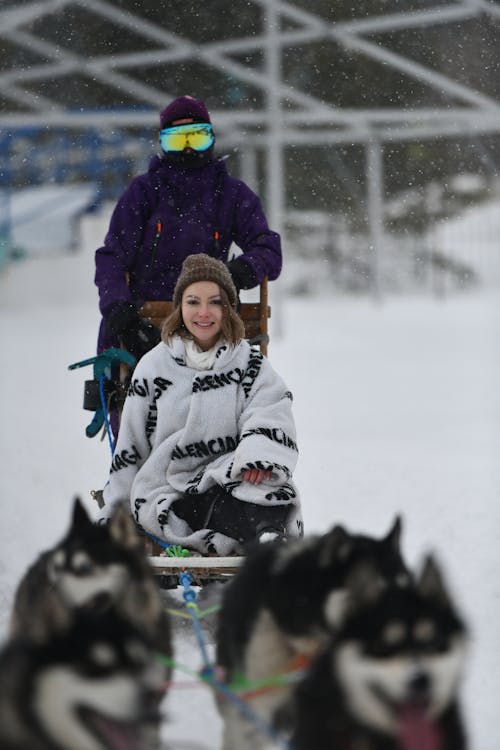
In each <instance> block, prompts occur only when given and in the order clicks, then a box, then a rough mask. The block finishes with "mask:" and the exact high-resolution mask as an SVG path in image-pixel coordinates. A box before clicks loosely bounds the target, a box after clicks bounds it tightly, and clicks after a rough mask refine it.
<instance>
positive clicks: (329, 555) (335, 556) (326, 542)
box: [318, 524, 351, 568]
mask: <svg viewBox="0 0 500 750" xmlns="http://www.w3.org/2000/svg"><path fill="white" fill-rule="evenodd" d="M350 553H351V537H350V536H349V534H348V532H347V531H346V530H345V529H344V527H343V526H340V525H339V524H336V525H335V526H334V527H333V528H332V529H331V530H330V531H328V532H327V533H326V534H325V535H324V536H323V538H322V540H321V546H320V551H319V555H318V565H319V567H320V568H329V567H330V566H331V565H332V564H333V563H335V562H336V561H337V560H340V561H344V560H346V559H347V558H348V557H349V555H350Z"/></svg>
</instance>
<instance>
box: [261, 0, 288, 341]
mask: <svg viewBox="0 0 500 750" xmlns="http://www.w3.org/2000/svg"><path fill="white" fill-rule="evenodd" d="M265 23H266V41H267V46H266V66H267V74H268V79H269V81H270V84H271V85H270V87H269V89H268V94H267V102H266V105H267V127H268V136H267V144H268V146H267V203H268V206H267V216H268V220H269V225H270V227H271V229H272V230H273V231H275V232H278V233H279V234H280V235H282V234H283V231H282V230H283V223H284V222H283V215H284V201H283V191H284V179H283V175H284V165H283V144H282V140H281V135H282V112H281V101H280V93H279V85H280V81H281V46H280V42H279V34H278V30H279V12H278V11H277V9H276V6H275V4H274V2H273V0H270V2H268V3H267V4H266V10H265ZM285 253H286V251H285ZM284 264H286V256H285V258H284ZM269 289H270V297H271V301H272V319H271V320H272V330H273V333H274V334H275V335H276V336H277V337H280V336H282V335H283V312H282V307H283V298H282V290H281V285H280V280H279V279H278V281H273V283H272V284H270V286H269Z"/></svg>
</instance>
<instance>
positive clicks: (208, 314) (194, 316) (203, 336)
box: [181, 281, 223, 351]
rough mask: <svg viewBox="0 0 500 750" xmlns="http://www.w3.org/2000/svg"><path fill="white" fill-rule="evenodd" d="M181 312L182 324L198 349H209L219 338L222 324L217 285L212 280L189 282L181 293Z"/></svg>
mask: <svg viewBox="0 0 500 750" xmlns="http://www.w3.org/2000/svg"><path fill="white" fill-rule="evenodd" d="M181 312H182V319H183V321H184V325H185V326H186V328H187V329H188V331H189V333H190V334H191V335H192V336H193V338H194V340H195V342H196V343H197V344H198V346H199V347H200V349H202V350H203V351H207V349H211V347H212V346H214V344H215V343H216V342H217V339H218V338H219V335H220V332H221V326H222V316H223V309H222V299H221V296H220V289H219V285H218V284H216V283H215V282H213V281H196V282H195V283H194V284H190V285H189V286H188V287H186V289H185V290H184V294H183V295H182V303H181Z"/></svg>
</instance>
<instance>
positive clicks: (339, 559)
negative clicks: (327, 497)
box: [217, 518, 410, 750]
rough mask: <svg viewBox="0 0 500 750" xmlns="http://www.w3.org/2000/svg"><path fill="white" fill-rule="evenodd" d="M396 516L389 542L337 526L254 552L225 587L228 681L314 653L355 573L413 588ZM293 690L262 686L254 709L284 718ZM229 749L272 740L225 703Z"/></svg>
mask: <svg viewBox="0 0 500 750" xmlns="http://www.w3.org/2000/svg"><path fill="white" fill-rule="evenodd" d="M400 535H401V522H400V519H399V518H397V519H396V520H395V522H394V524H393V526H392V528H391V529H390V531H389V532H388V534H387V535H386V536H385V537H384V538H382V539H374V538H373V537H369V536H365V535H362V534H352V533H350V532H348V531H347V530H346V529H345V528H343V527H342V526H339V525H337V526H335V527H333V529H332V530H331V531H329V532H328V533H327V534H324V535H322V536H312V537H309V538H308V537H305V538H303V539H301V540H296V541H290V542H289V543H287V544H286V545H279V544H276V545H275V544H265V545H262V546H261V547H260V548H259V549H257V550H255V551H254V552H253V553H252V554H251V555H250V556H249V557H248V558H247V560H246V561H245V563H244V564H243V566H242V568H241V570H240V571H239V572H238V574H237V575H236V576H235V577H234V578H233V580H232V581H231V582H230V583H229V584H227V585H226V587H225V589H224V592H223V599H222V606H221V611H220V615H219V624H218V632H217V665H218V668H219V673H220V674H221V676H222V677H223V679H225V680H226V682H228V683H231V682H232V681H234V680H236V679H238V678H240V679H241V678H243V680H244V681H246V682H247V683H251V684H255V683H262V682H265V681H266V680H269V679H270V678H272V677H275V676H276V675H280V674H282V673H283V672H285V671H286V670H287V669H289V668H290V665H291V664H292V663H293V661H294V659H295V660H296V659H297V657H306V658H308V659H309V658H311V657H313V656H314V655H315V654H316V653H317V652H318V650H319V649H320V648H321V647H322V646H323V645H324V644H325V643H326V641H327V639H328V637H329V634H330V633H331V632H332V631H335V629H336V628H338V627H339V625H340V623H341V622H342V619H343V615H344V611H345V607H346V603H347V599H348V593H347V592H348V590H349V582H350V579H351V577H352V576H353V575H354V574H355V573H356V571H359V570H362V569H369V570H370V571H373V572H374V574H375V576H376V579H377V586H378V587H379V588H383V587H384V586H385V585H387V583H388V582H397V583H398V584H400V585H406V584H408V582H409V577H410V576H409V573H408V570H407V568H406V565H405V563H404V561H403V558H402V555H401V549H400ZM290 692H291V688H289V687H282V688H280V689H273V690H269V691H265V690H264V691H262V692H259V693H258V694H256V695H253V697H252V698H251V699H249V704H250V707H251V708H252V709H253V711H254V712H256V713H257V714H258V715H259V716H260V717H261V719H263V720H264V721H265V722H266V723H267V724H268V725H269V726H274V725H276V723H277V721H278V717H279V721H280V722H282V721H284V718H285V713H286V705H287V702H288V699H289V696H290ZM219 708H220V711H221V714H222V717H223V719H224V744H223V747H224V750H230V749H231V748H236V747H237V748H238V750H247V748H248V750H250V749H251V750H258V749H259V748H261V747H264V746H265V743H266V738H265V737H264V736H263V735H262V733H261V732H260V731H259V730H258V729H257V728H256V727H255V726H254V725H253V724H252V723H251V722H248V721H246V720H243V719H242V718H241V715H240V712H239V711H238V709H237V708H236V707H235V706H234V705H233V704H232V703H231V702H229V701H219Z"/></svg>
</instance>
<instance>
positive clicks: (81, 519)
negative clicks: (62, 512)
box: [71, 496, 92, 530]
mask: <svg viewBox="0 0 500 750" xmlns="http://www.w3.org/2000/svg"><path fill="white" fill-rule="evenodd" d="M91 525H92V521H91V520H90V518H89V514H88V513H87V511H86V509H85V506H84V504H83V503H82V501H81V499H80V498H79V497H78V496H76V497H75V499H74V502H73V515H72V517H71V529H72V530H75V529H81V528H82V527H85V526H91Z"/></svg>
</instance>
